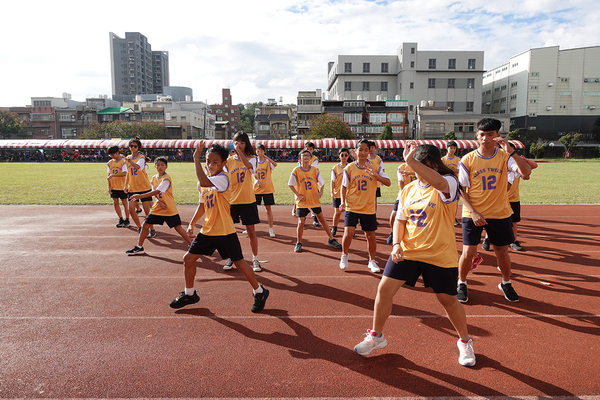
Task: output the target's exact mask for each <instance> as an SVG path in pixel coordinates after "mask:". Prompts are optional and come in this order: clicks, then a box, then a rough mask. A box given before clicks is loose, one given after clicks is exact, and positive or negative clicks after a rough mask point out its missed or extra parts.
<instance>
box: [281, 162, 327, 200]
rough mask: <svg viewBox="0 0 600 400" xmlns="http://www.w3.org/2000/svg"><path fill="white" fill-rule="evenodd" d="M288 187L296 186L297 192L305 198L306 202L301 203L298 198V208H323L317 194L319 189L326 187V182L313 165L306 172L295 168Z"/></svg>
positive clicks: (300, 168)
mask: <svg viewBox="0 0 600 400" xmlns="http://www.w3.org/2000/svg"><path fill="white" fill-rule="evenodd" d="M288 185H289V186H294V187H295V188H296V191H297V192H298V193H300V194H301V195H302V196H304V197H305V199H304V201H300V199H298V197H297V196H296V208H316V207H321V200H320V199H318V198H317V193H318V192H319V188H320V187H321V186H323V185H325V180H324V179H323V177H322V176H321V174H320V173H319V170H318V169H317V168H315V167H313V166H312V165H311V166H309V167H308V170H306V171H305V170H303V169H302V167H296V168H294V170H293V171H292V173H291V174H290V180H289V181H288Z"/></svg>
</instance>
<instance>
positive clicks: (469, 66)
mask: <svg viewBox="0 0 600 400" xmlns="http://www.w3.org/2000/svg"><path fill="white" fill-rule="evenodd" d="M467 69H475V59H474V58H469V61H468V63H467Z"/></svg>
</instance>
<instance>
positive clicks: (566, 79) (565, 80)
mask: <svg viewBox="0 0 600 400" xmlns="http://www.w3.org/2000/svg"><path fill="white" fill-rule="evenodd" d="M560 81H561V82H569V78H560Z"/></svg>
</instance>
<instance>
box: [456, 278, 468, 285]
mask: <svg viewBox="0 0 600 400" xmlns="http://www.w3.org/2000/svg"><path fill="white" fill-rule="evenodd" d="M462 283H464V284H465V285H466V284H467V281H464V282H463V281H461V280H460V279H459V280H458V284H459V285H460V284H462Z"/></svg>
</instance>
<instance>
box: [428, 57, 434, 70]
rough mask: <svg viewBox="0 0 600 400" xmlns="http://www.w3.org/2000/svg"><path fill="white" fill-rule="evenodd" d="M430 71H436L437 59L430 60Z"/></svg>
mask: <svg viewBox="0 0 600 400" xmlns="http://www.w3.org/2000/svg"><path fill="white" fill-rule="evenodd" d="M429 69H435V58H430V59H429Z"/></svg>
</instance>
